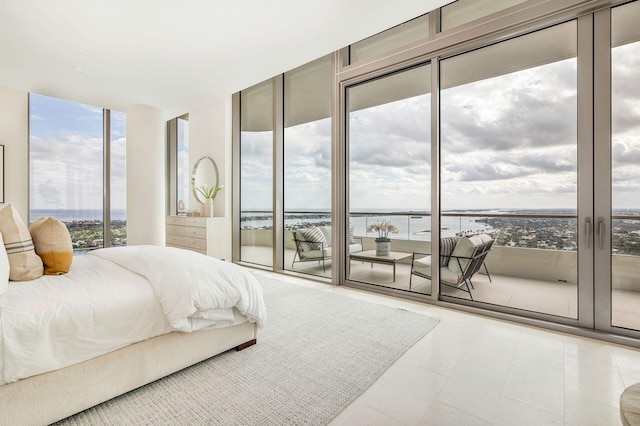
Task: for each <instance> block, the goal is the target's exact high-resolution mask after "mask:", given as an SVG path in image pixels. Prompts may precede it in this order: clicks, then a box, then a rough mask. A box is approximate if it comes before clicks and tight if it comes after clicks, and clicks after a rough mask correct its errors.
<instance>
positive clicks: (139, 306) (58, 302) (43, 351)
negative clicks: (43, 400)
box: [0, 256, 172, 384]
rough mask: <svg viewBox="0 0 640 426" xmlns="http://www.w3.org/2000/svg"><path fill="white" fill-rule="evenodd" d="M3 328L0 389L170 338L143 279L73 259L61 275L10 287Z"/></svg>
mask: <svg viewBox="0 0 640 426" xmlns="http://www.w3.org/2000/svg"><path fill="white" fill-rule="evenodd" d="M0 324H1V327H2V328H1V329H0V333H1V338H0V342H1V343H0V344H1V345H2V347H1V350H2V352H1V355H2V356H1V357H0V359H1V367H2V371H1V374H0V384H4V383H10V382H14V381H16V380H19V379H22V378H25V377H29V376H32V375H35V374H40V373H44V372H47V371H52V370H56V369H59V368H63V367H66V366H69V365H72V364H75V363H78V362H81V361H85V360H87V359H91V358H94V357H97V356H99V355H103V354H105V353H108V352H110V351H114V350H116V349H119V348H122V347H124V346H127V345H130V344H132V343H135V342H139V341H142V340H145V339H148V338H151V337H154V336H158V335H160V334H164V333H168V332H170V331H172V330H171V328H170V327H169V324H168V322H167V320H166V317H165V315H164V314H163V312H162V309H161V306H160V304H159V303H158V301H157V300H156V298H155V297H154V295H153V290H152V288H151V287H150V286H149V284H148V282H147V280H146V279H145V278H144V277H142V276H140V275H138V274H135V273H132V272H130V271H128V270H127V269H124V268H122V267H120V266H118V265H115V264H113V263H112V262H109V261H106V260H103V259H100V258H99V257H95V256H77V257H75V258H74V260H73V264H72V266H71V270H70V271H69V273H67V274H64V275H58V276H43V277H41V278H39V279H37V280H34V281H26V282H10V283H9V289H8V290H7V292H6V293H5V294H4V295H2V296H1V297H0Z"/></svg>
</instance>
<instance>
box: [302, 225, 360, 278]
mask: <svg viewBox="0 0 640 426" xmlns="http://www.w3.org/2000/svg"><path fill="white" fill-rule="evenodd" d="M292 234H293V241H294V242H295V245H296V253H295V254H294V255H293V262H292V263H291V269H293V266H294V265H295V264H296V262H318V263H322V272H326V270H327V269H326V264H325V261H326V260H330V259H331V227H330V226H312V227H310V228H307V229H297V230H294V231H292ZM356 240H359V242H357V241H356ZM362 247H363V246H362V238H360V237H353V230H352V229H350V230H349V253H356V252H359V251H362ZM296 259H297V260H296Z"/></svg>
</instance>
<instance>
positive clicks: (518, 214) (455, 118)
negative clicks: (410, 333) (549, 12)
mask: <svg viewBox="0 0 640 426" xmlns="http://www.w3.org/2000/svg"><path fill="white" fill-rule="evenodd" d="M576 54H577V24H576V22H575V21H571V22H567V23H565V24H561V25H557V26H555V27H551V28H548V29H545V30H541V31H538V32H535V33H532V34H528V35H524V36H521V37H518V38H514V39H511V40H508V41H505V42H502V43H498V44H494V45H492V46H489V47H486V48H482V49H478V50H475V51H472V52H468V53H465V54H462V55H458V56H455V57H452V58H449V59H445V60H443V61H442V62H441V68H440V71H441V211H442V213H441V214H442V220H441V229H442V230H441V235H442V236H452V235H454V234H456V233H457V234H458V235H463V234H475V233H490V234H491V235H492V236H493V238H494V239H495V243H494V249H493V250H492V252H491V258H490V259H491V262H494V264H500V265H501V266H503V268H502V274H504V275H505V276H510V277H513V279H512V280H511V281H509V282H508V283H506V284H505V285H502V286H501V290H500V294H498V293H494V292H493V289H495V288H496V287H495V286H492V285H491V284H490V281H489V279H488V278H486V277H478V278H477V281H476V278H474V281H473V285H474V286H475V290H474V293H475V295H476V296H475V298H474V300H479V301H484V302H487V303H496V304H503V305H506V306H509V307H513V308H520V309H527V310H531V311H536V312H542V313H548V314H553V315H558V316H563V317H569V318H576V317H577V294H578V293H577V235H578V233H577V219H576V217H577V200H578V175H577V164H578V160H577V155H578V138H577V126H578V120H577V105H578V103H577V58H576ZM501 247H504V248H501ZM509 248H512V249H509ZM516 254H520V256H519V257H518V256H516ZM504 265H510V266H509V267H508V268H505V267H504ZM549 265H553V267H551V266H549ZM489 269H491V267H489ZM534 277H535V278H537V279H538V280H540V282H545V285H546V286H548V287H549V288H552V289H554V290H556V291H557V292H558V294H559V295H558V296H556V297H554V298H551V297H549V299H553V300H551V301H549V300H545V297H548V296H547V294H550V292H548V291H547V290H545V288H544V287H543V286H541V285H538V286H536V287H533V290H532V289H529V287H528V285H527V283H526V279H532V278H534ZM483 281H484V282H483ZM559 283H560V284H559ZM535 292H539V294H538V297H533V298H532V297H530V296H531V294H533V293H535ZM442 294H444V295H450V296H453V297H461V298H467V299H468V298H470V297H471V296H470V294H467V293H460V292H458V291H457V290H455V289H451V288H449V287H445V288H443V289H442Z"/></svg>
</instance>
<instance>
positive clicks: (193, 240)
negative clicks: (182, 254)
mask: <svg viewBox="0 0 640 426" xmlns="http://www.w3.org/2000/svg"><path fill="white" fill-rule="evenodd" d="M166 231H167V232H166V241H167V242H166V244H167V246H168V247H179V248H183V249H187V250H192V251H196V252H198V253H202V254H206V255H208V256H213V257H215V258H218V259H222V260H227V261H231V218H226V217H184V216H167V220H166Z"/></svg>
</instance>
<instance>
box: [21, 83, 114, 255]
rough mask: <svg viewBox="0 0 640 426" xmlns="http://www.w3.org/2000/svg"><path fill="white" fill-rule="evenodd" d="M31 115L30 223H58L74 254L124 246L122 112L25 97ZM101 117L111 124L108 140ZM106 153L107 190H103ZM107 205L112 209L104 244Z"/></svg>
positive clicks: (64, 101)
mask: <svg viewBox="0 0 640 426" xmlns="http://www.w3.org/2000/svg"><path fill="white" fill-rule="evenodd" d="M29 110H30V111H29V183H30V188H29V203H30V211H29V222H33V221H35V220H37V219H38V218H39V217H41V216H53V217H56V218H57V219H59V220H61V221H62V222H64V223H65V224H66V225H67V228H68V229H69V233H70V234H71V239H72V243H73V247H74V250H76V252H83V251H86V250H90V249H94V248H99V247H103V246H105V245H106V246H108V245H110V244H112V243H113V244H114V245H123V244H126V204H125V203H126V193H125V188H126V175H125V161H126V158H125V151H126V150H125V145H126V139H125V115H124V113H118V112H112V111H109V110H103V109H102V108H98V107H94V106H91V105H84V104H79V103H76V102H70V101H66V100H62V99H56V98H51V97H47V96H42V95H37V94H30V95H29ZM105 114H108V115H109V116H110V120H109V121H110V122H111V126H110V128H109V133H110V134H111V138H108V140H105V139H106V138H105V137H104V135H105V133H106V129H105V128H104V123H105V122H107V121H106V120H105ZM107 150H109V151H108V152H109V153H110V154H111V162H110V163H111V167H110V169H109V170H108V172H109V174H110V181H111V188H109V189H110V190H109V191H105V190H104V189H105V186H104V182H105V175H104V158H105V157H104V156H105V154H106V153H107ZM123 193H124V194H123ZM104 194H108V197H109V203H108V204H107V202H106V200H105V195H104ZM105 205H110V206H111V209H110V217H111V218H110V223H109V224H108V226H109V230H110V231H111V232H110V234H111V239H110V240H107V241H106V242H105V240H104V235H105V225H104V224H105V221H104V217H105V209H104V206H105Z"/></svg>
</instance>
